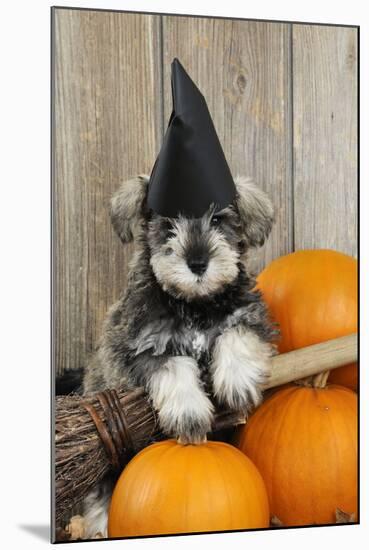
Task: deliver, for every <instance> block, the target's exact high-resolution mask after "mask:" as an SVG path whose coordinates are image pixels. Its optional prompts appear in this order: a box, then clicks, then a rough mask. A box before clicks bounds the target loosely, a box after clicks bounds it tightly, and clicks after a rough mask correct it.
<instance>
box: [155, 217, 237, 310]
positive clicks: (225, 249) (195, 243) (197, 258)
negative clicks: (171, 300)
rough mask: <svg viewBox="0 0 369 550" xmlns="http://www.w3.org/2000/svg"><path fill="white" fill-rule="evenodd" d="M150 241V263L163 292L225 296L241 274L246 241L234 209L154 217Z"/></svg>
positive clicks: (177, 295)
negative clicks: (222, 293) (241, 257)
mask: <svg viewBox="0 0 369 550" xmlns="http://www.w3.org/2000/svg"><path fill="white" fill-rule="evenodd" d="M147 240H148V244H149V247H150V253H151V257H150V263H151V267H152V269H153V272H154V274H155V277H156V279H157V281H158V282H159V284H160V285H161V287H162V288H163V290H165V291H166V292H168V293H170V294H171V295H173V296H175V297H178V298H184V299H186V300H193V299H196V298H203V297H210V296H212V295H214V294H216V293H219V292H221V291H222V290H223V289H224V287H225V286H226V285H228V284H229V283H232V282H233V281H234V280H235V279H236V277H237V275H238V263H239V259H240V254H241V252H242V247H243V245H244V241H243V239H242V229H241V222H240V218H239V214H238V212H237V210H236V208H234V207H233V206H229V207H228V208H225V209H224V210H222V211H221V212H219V213H217V214H214V209H213V208H210V209H209V210H208V212H207V213H206V214H205V215H204V216H202V218H198V219H189V218H185V217H181V216H180V217H178V218H165V217H162V216H159V215H157V214H154V215H152V217H151V219H150V221H149V222H148V234H147Z"/></svg>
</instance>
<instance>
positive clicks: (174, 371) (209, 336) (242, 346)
mask: <svg viewBox="0 0 369 550" xmlns="http://www.w3.org/2000/svg"><path fill="white" fill-rule="evenodd" d="M235 184H236V189H237V194H236V198H235V200H234V201H233V203H232V204H230V205H229V206H228V207H227V208H225V209H224V210H222V211H221V212H219V213H215V212H214V208H213V207H210V208H209V210H208V211H207V212H206V213H205V214H204V215H203V216H202V217H201V218H199V219H190V218H186V217H183V216H179V217H178V218H166V217H163V216H160V215H158V214H155V213H153V212H151V211H148V210H147V208H146V193H147V186H148V177H147V176H138V177H135V178H133V179H131V180H129V181H127V182H125V183H123V184H122V186H121V187H120V189H119V190H118V192H117V193H116V194H115V196H114V197H113V199H112V201H111V212H110V214H111V220H112V223H113V227H114V229H115V231H116V232H117V234H118V236H119V237H120V239H121V241H122V242H123V243H127V242H129V241H131V240H132V239H134V241H135V245H136V246H135V252H134V256H133V259H132V261H131V264H130V271H129V277H128V285H127V289H126V290H125V292H124V294H123V295H122V297H121V298H120V300H119V301H118V302H117V303H116V304H115V305H114V306H113V307H112V308H111V309H110V311H109V312H108V316H107V319H106V321H105V325H104V329H103V334H102V338H101V341H100V343H99V346H98V349H97V352H96V355H95V357H94V359H93V360H92V362H91V363H90V364H89V365H88V368H87V370H86V373H85V377H84V382H83V390H84V393H86V394H87V393H89V392H95V391H101V390H103V389H105V388H117V387H119V386H121V385H129V386H132V387H134V386H137V385H143V386H145V388H146V390H147V392H148V394H149V396H150V398H151V400H152V403H153V405H154V407H155V408H156V410H157V412H158V417H159V421H160V424H161V427H162V429H163V431H164V432H165V433H166V434H167V435H168V436H172V437H176V438H178V439H179V440H180V441H181V442H182V443H184V444H186V443H192V444H194V443H200V442H202V441H204V440H205V439H206V434H207V433H208V432H209V431H210V430H211V424H212V419H213V414H214V405H215V404H220V405H224V406H226V407H230V408H232V409H236V410H242V411H244V412H245V413H247V412H249V411H250V410H251V409H252V408H254V407H255V406H256V405H257V404H258V403H259V402H260V399H261V386H262V384H263V383H264V382H265V380H266V378H267V377H268V374H269V364H270V357H271V355H272V350H273V345H272V343H271V342H272V341H273V339H274V337H275V335H276V331H275V328H274V326H273V325H272V324H271V323H270V321H269V318H268V314H267V310H266V307H265V305H264V303H263V301H262V298H261V295H260V293H259V292H258V291H256V290H254V286H255V281H254V279H253V278H252V276H250V274H248V271H247V269H246V264H247V252H248V251H249V250H250V249H251V248H254V247H258V246H261V245H262V244H263V243H264V240H265V239H266V237H267V236H268V234H269V232H270V230H271V228H272V223H273V208H272V205H271V203H270V201H269V199H268V198H267V196H266V195H265V194H264V192H262V191H261V190H260V189H258V188H257V187H256V186H254V185H253V184H252V183H251V181H250V180H248V179H246V178H236V180H235ZM194 200H195V199H194ZM245 259H246V263H245ZM107 483H108V482H107ZM94 495H95V497H96V489H95V490H94V492H93V493H92V494H91V495H89V497H88V498H87V499H86V503H85V519H86V523H87V525H86V528H87V530H86V538H88V537H89V536H93V534H94V532H96V531H101V530H102V529H103V527H102V525H103V524H104V525H106V514H107V505H108V498H107V497H106V491H102V497H101V498H95V497H94ZM92 502H93V503H92ZM103 534H104V535H105V536H106V527H105V528H104V529H103Z"/></svg>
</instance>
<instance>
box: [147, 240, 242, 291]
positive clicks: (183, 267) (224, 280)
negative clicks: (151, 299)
mask: <svg viewBox="0 0 369 550" xmlns="http://www.w3.org/2000/svg"><path fill="white" fill-rule="evenodd" d="M238 260H239V254H238V253H237V252H236V251H235V250H233V249H232V248H230V247H229V246H227V245H226V244H225V243H224V242H223V240H222V239H218V240H217V242H216V243H214V246H213V251H212V255H211V258H210V261H209V264H208V266H207V270H206V271H205V273H204V274H203V275H202V276H201V277H199V276H197V275H196V274H195V273H193V272H192V271H191V270H190V268H189V267H188V265H187V263H186V261H185V260H184V258H183V257H182V256H181V255H179V254H177V253H175V252H174V253H173V254H172V255H170V256H165V255H164V254H162V253H157V254H153V255H152V257H151V260H150V262H151V266H152V268H153V271H154V274H155V277H156V278H157V280H158V281H159V283H160V284H161V286H162V288H163V289H164V290H165V291H170V289H171V288H174V290H175V291H176V292H177V293H178V294H179V296H181V297H184V298H188V299H191V298H203V297H206V296H211V295H213V294H215V293H217V292H219V291H220V290H221V289H222V288H224V287H225V286H226V285H227V284H230V283H232V282H233V281H234V280H235V279H236V277H237V275H238V265H237V264H238Z"/></svg>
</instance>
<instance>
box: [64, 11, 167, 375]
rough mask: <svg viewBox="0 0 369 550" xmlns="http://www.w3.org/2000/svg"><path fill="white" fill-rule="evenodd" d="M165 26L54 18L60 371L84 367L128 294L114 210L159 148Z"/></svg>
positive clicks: (124, 17) (91, 16) (131, 17)
mask: <svg viewBox="0 0 369 550" xmlns="http://www.w3.org/2000/svg"><path fill="white" fill-rule="evenodd" d="M159 25H160V18H159V17H156V16H145V17H143V16H142V15H136V14H123V13H109V12H105V13H104V12H94V11H78V10H63V9H58V10H56V12H55V115H56V119H55V248H56V250H55V261H56V265H55V300H56V303H55V364H56V367H57V371H58V372H62V371H63V370H64V369H73V368H77V367H79V366H81V365H83V364H85V361H86V360H87V355H88V354H89V353H90V352H91V351H92V349H93V347H94V345H95V344H96V342H97V339H98V337H99V334H100V332H101V325H102V321H103V319H104V317H105V315H106V310H107V308H108V307H109V305H111V304H112V303H113V302H114V301H115V300H116V299H117V298H118V296H119V294H120V293H121V292H122V290H123V289H124V286H125V282H126V274H127V261H128V260H129V257H130V253H131V247H127V248H126V249H124V248H123V246H122V245H121V244H120V242H119V240H118V238H117V237H116V236H115V235H114V234H113V231H112V228H111V224H110V221H109V216H108V201H109V198H110V196H111V195H112V193H113V192H114V190H115V189H116V188H117V187H118V185H119V182H120V181H122V180H124V179H125V178H128V177H130V176H131V175H132V174H135V173H140V172H142V171H149V170H150V167H151V165H152V163H153V162H154V160H155V157H156V155H157V152H158V150H159V147H160V141H161V132H162V130H161V113H160V109H158V108H157V102H158V101H159V98H160V96H161V88H160V87H161V79H160V76H158V75H160V67H161V60H160V58H159V55H160V47H159V39H160V33H159Z"/></svg>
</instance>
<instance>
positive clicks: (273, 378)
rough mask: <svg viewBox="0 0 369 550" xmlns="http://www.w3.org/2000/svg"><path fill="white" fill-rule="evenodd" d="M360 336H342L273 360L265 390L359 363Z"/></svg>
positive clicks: (277, 356) (283, 354)
mask: <svg viewBox="0 0 369 550" xmlns="http://www.w3.org/2000/svg"><path fill="white" fill-rule="evenodd" d="M357 353H358V352H357V334H356V333H354V334H349V335H347V336H341V337H340V338H335V339H333V340H328V341H327V342H321V343H320V344H314V345H313V346H307V347H305V348H301V349H298V350H294V351H290V352H288V353H282V354H281V355H276V356H275V357H272V369H271V375H270V379H269V380H268V382H267V383H266V384H265V386H264V389H268V388H274V387H276V386H281V385H282V384H287V383H288V382H292V381H293V380H301V379H302V378H305V377H307V376H312V375H316V374H319V373H321V372H324V371H326V370H330V369H336V368H338V367H342V366H343V365H348V364H349V363H353V362H354V361H357Z"/></svg>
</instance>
